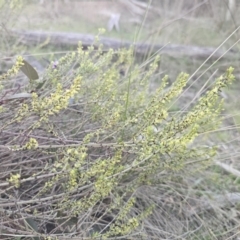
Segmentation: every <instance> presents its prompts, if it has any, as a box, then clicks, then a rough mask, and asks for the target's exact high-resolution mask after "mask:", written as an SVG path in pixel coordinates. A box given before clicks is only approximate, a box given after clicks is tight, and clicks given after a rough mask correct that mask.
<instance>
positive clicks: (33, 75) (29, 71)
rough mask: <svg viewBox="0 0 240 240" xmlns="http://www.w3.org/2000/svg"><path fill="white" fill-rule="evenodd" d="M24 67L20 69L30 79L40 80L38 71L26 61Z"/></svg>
mask: <svg viewBox="0 0 240 240" xmlns="http://www.w3.org/2000/svg"><path fill="white" fill-rule="evenodd" d="M23 63H24V65H23V66H22V67H21V68H20V69H21V71H22V72H23V73H24V74H25V75H26V76H27V77H28V78H29V79H30V80H36V79H38V78H39V76H38V73H37V71H36V70H35V69H34V68H33V66H32V65H31V64H29V63H28V62H27V61H26V60H23Z"/></svg>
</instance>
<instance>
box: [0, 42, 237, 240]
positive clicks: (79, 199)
mask: <svg viewBox="0 0 240 240" xmlns="http://www.w3.org/2000/svg"><path fill="white" fill-rule="evenodd" d="M158 61H159V58H158V57H156V58H155V59H153V60H152V63H151V64H150V67H149V69H148V70H144V69H143V68H141V67H140V66H138V65H136V64H134V61H133V51H132V49H129V50H119V51H114V50H109V51H108V52H103V50H102V46H99V48H98V49H97V50H95V49H94V48H93V47H90V48H88V50H86V51H84V50H83V48H82V45H81V44H79V47H78V49H77V51H76V52H72V53H69V54H67V55H66V56H64V57H62V58H61V59H60V60H59V62H58V64H57V66H56V67H54V68H53V67H52V65H50V66H49V68H48V69H46V71H45V73H44V75H43V76H41V78H40V79H38V80H35V81H30V82H29V84H28V85H26V86H21V88H19V89H18V90H19V91H22V93H23V92H24V93H27V94H31V97H27V98H14V99H11V98H9V94H16V92H14V90H13V91H9V89H11V88H12V89H13V86H12V85H11V81H9V82H8V81H5V80H10V79H14V76H16V75H17V74H18V72H19V70H20V68H21V66H23V65H24V62H23V59H22V58H21V57H18V58H17V61H16V64H15V65H14V66H13V67H12V69H10V70H9V71H8V72H7V73H6V74H4V75H2V76H0V80H1V82H0V84H1V90H0V103H1V108H0V111H1V120H0V123H1V124H0V143H1V144H0V156H1V167H0V172H1V181H0V187H1V202H0V209H1V210H2V211H1V215H2V216H3V217H4V220H5V221H4V223H2V226H1V227H2V230H1V232H2V233H3V237H6V236H11V234H12V232H14V236H23V235H24V236H26V237H29V238H30V237H42V238H45V239H67V238H68V237H69V238H70V237H77V239H82V238H84V237H89V239H100V237H101V239H107V238H111V237H116V236H119V237H120V236H128V237H130V236H135V237H136V235H134V234H140V235H139V236H141V237H142V238H144V237H146V236H148V235H149V236H150V235H151V234H152V230H149V228H145V224H146V222H145V219H148V217H149V216H151V214H152V212H153V211H154V208H155V207H156V206H155V204H154V203H153V202H152V203H151V204H148V205H146V204H144V203H143V202H142V203H141V199H139V197H137V196H138V195H137V192H138V191H139V189H141V188H144V187H146V186H149V189H150V187H154V186H155V187H156V188H157V186H158V184H159V183H163V182H164V181H165V180H166V179H170V178H171V179H172V181H175V182H176V181H179V180H176V179H178V177H179V174H180V173H181V174H182V176H183V178H184V177H185V176H187V175H188V174H191V172H192V171H193V172H194V171H195V170H196V168H199V166H200V167H201V168H202V167H206V166H208V163H209V162H210V161H211V159H212V157H213V156H214V154H215V152H216V148H215V147H210V146H206V144H204V142H203V139H202V138H201V136H202V135H203V134H204V132H205V131H206V130H208V131H209V130H212V129H214V128H216V127H217V124H216V123H218V122H220V117H219V114H220V112H221V110H222V100H221V99H220V98H219V92H220V91H221V89H222V88H223V87H225V86H226V85H228V84H230V83H231V82H232V81H233V80H234V77H233V75H232V72H233V69H232V68H229V69H228V70H227V72H226V74H225V75H224V76H221V77H220V78H219V79H217V80H216V83H215V85H214V86H213V87H212V89H211V90H209V91H208V92H207V93H206V94H205V95H204V96H202V97H201V98H200V99H199V101H198V102H197V103H196V104H195V106H193V107H192V109H190V110H189V111H187V112H186V113H181V114H179V113H175V114H170V113H169V107H170V103H171V102H172V101H173V100H174V99H176V97H178V96H179V95H180V94H181V92H182V90H183V89H184V87H185V86H186V83H187V81H188V75H187V74H185V73H181V74H180V75H179V77H178V78H177V79H176V81H175V82H174V84H172V86H170V87H168V88H166V86H168V78H167V76H165V77H164V78H163V79H162V81H161V85H160V86H159V87H158V88H157V89H156V90H155V91H154V92H153V93H150V92H149V79H150V78H151V77H152V76H153V74H154V72H155V70H156V68H157V65H158ZM6 92H7V93H8V94H6ZM27 96H28V95H27ZM173 194H174V193H173ZM2 233H1V234H2Z"/></svg>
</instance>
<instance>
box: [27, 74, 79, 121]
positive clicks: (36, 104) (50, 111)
mask: <svg viewBox="0 0 240 240" xmlns="http://www.w3.org/2000/svg"><path fill="white" fill-rule="evenodd" d="M80 83H81V78H80V77H77V78H75V79H74V81H73V84H72V85H71V87H70V88H69V89H67V90H64V89H63V88H62V84H61V83H59V84H58V85H57V89H56V91H55V93H52V94H51V95H50V97H45V98H43V99H41V98H40V97H38V95H37V94H36V93H33V94H32V102H31V107H32V110H33V111H34V112H35V113H36V114H37V115H39V116H40V117H41V121H47V120H48V117H49V116H51V115H54V114H57V113H59V111H61V110H63V109H65V108H67V106H68V104H69V101H70V99H71V98H73V97H74V95H75V94H76V93H78V91H79V89H80Z"/></svg>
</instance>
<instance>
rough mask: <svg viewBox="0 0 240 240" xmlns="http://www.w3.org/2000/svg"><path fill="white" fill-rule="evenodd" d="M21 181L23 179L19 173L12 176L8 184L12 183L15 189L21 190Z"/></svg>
mask: <svg viewBox="0 0 240 240" xmlns="http://www.w3.org/2000/svg"><path fill="white" fill-rule="evenodd" d="M20 179H21V176H20V174H19V173H17V174H11V176H10V178H9V179H8V182H9V183H11V184H12V185H13V186H14V187H16V188H19V187H20Z"/></svg>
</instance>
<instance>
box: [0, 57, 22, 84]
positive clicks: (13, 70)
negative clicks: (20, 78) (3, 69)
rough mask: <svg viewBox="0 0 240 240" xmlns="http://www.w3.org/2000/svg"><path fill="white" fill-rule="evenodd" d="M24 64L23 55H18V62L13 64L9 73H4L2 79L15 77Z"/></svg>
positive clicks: (0, 77)
mask: <svg viewBox="0 0 240 240" xmlns="http://www.w3.org/2000/svg"><path fill="white" fill-rule="evenodd" d="M23 65H24V63H23V58H22V57H21V56H18V57H17V59H16V62H15V64H14V65H13V66H12V68H10V69H9V70H8V71H7V73H5V74H2V75H1V76H0V81H1V80H3V79H7V78H10V77H13V76H15V75H16V74H17V73H18V72H19V70H20V68H21V67H22V66H23Z"/></svg>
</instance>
